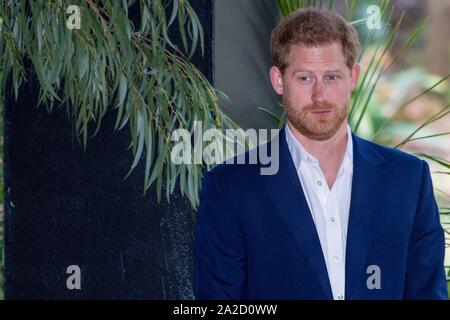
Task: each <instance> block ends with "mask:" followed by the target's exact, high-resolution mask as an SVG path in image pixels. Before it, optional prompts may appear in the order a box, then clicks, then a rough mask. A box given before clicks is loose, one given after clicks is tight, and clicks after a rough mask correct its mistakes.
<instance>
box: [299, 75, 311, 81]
mask: <svg viewBox="0 0 450 320" xmlns="http://www.w3.org/2000/svg"><path fill="white" fill-rule="evenodd" d="M298 78H299V80H301V81H308V80H309V77H308V76H300V77H298Z"/></svg>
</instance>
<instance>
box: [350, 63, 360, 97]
mask: <svg viewBox="0 0 450 320" xmlns="http://www.w3.org/2000/svg"><path fill="white" fill-rule="evenodd" d="M359 71H360V66H359V64H358V63H355V64H354V65H353V68H352V71H351V73H352V79H351V88H352V91H353V90H355V88H356V85H357V84H358V78H359Z"/></svg>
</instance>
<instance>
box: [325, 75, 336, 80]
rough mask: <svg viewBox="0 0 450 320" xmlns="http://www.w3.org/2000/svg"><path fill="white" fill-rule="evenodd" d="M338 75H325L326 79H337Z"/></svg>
mask: <svg viewBox="0 0 450 320" xmlns="http://www.w3.org/2000/svg"><path fill="white" fill-rule="evenodd" d="M337 79H338V77H337V76H336V75H334V74H332V75H329V76H327V80H337Z"/></svg>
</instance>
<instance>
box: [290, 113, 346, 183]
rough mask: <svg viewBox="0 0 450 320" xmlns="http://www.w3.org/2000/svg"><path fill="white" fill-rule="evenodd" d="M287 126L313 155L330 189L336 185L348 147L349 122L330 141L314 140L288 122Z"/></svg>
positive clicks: (343, 124)
mask: <svg viewBox="0 0 450 320" xmlns="http://www.w3.org/2000/svg"><path fill="white" fill-rule="evenodd" d="M287 125H288V126H289V129H290V130H291V132H292V134H293V135H294V137H295V138H296V139H297V140H298V141H299V142H300V144H301V145H302V146H303V148H305V149H306V151H308V152H309V153H310V154H311V155H313V156H314V157H315V158H316V159H317V161H319V166H320V168H321V169H322V171H323V173H324V174H325V176H326V178H327V182H328V185H329V187H330V188H331V186H332V185H333V184H334V181H335V179H336V175H337V172H338V170H339V167H340V166H341V162H342V159H343V157H344V153H345V149H346V147H347V139H348V137H347V122H344V123H342V125H341V126H340V127H339V129H338V131H337V132H336V133H335V134H334V135H333V136H332V137H331V138H329V139H328V140H323V141H319V140H314V139H310V138H308V137H306V136H304V135H302V134H301V133H300V132H299V131H298V130H297V129H295V128H294V127H293V126H292V125H291V124H290V123H289V121H288V123H287Z"/></svg>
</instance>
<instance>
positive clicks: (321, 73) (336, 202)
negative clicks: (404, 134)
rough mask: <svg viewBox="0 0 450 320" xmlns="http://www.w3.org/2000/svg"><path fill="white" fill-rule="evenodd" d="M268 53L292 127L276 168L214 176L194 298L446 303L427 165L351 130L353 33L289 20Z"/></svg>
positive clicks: (319, 16) (282, 139) (337, 21)
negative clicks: (265, 172) (271, 171)
mask: <svg viewBox="0 0 450 320" xmlns="http://www.w3.org/2000/svg"><path fill="white" fill-rule="evenodd" d="M271 44H272V58H273V67H272V68H271V69H270V80H271V83H272V86H273V88H274V90H275V91H276V93H277V94H279V95H282V97H283V106H284V111H285V114H286V118H287V124H286V126H285V127H284V128H283V130H282V131H281V132H280V134H279V136H278V139H279V140H278V141H279V170H278V172H277V174H275V175H261V174H260V170H259V169H260V166H261V165H259V164H256V165H254V164H253V165H251V164H245V165H242V164H241V165H240V164H236V165H229V164H222V165H219V166H217V167H216V168H214V169H213V170H212V171H211V172H208V173H207V175H206V177H205V180H204V185H203V188H202V196H201V204H200V208H199V213H198V220H197V228H196V273H195V294H196V297H197V299H337V300H343V299H446V298H447V288H446V280H445V272H444V267H443V259H444V233H443V230H442V227H441V225H440V222H439V213H438V208H437V205H436V201H435V198H434V195H433V187H432V181H431V178H430V171H429V168H428V165H427V163H426V162H424V161H422V160H420V159H418V158H416V157H413V156H411V155H408V154H406V153H403V152H401V151H398V150H394V149H390V148H387V147H383V146H380V145H377V144H374V143H371V142H369V141H366V140H364V139H361V138H359V137H357V136H355V135H354V134H352V132H351V130H350V128H349V126H348V124H347V115H348V106H349V102H350V95H351V91H352V90H353V89H354V88H355V86H356V83H357V79H358V75H359V66H358V64H357V63H356V62H355V61H356V57H357V55H358V51H359V48H360V44H359V40H358V35H357V32H356V30H355V29H354V28H353V27H352V26H351V25H349V24H348V23H347V22H346V21H345V20H344V19H343V18H342V17H341V16H339V15H337V14H335V13H331V12H327V11H322V10H318V9H308V10H302V11H297V12H295V13H293V14H292V15H290V16H289V17H287V18H285V19H284V20H283V21H282V22H281V23H280V25H278V26H277V27H276V28H275V30H274V31H273V33H272V43H271ZM274 141H275V140H272V142H271V143H272V144H273V143H274Z"/></svg>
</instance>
